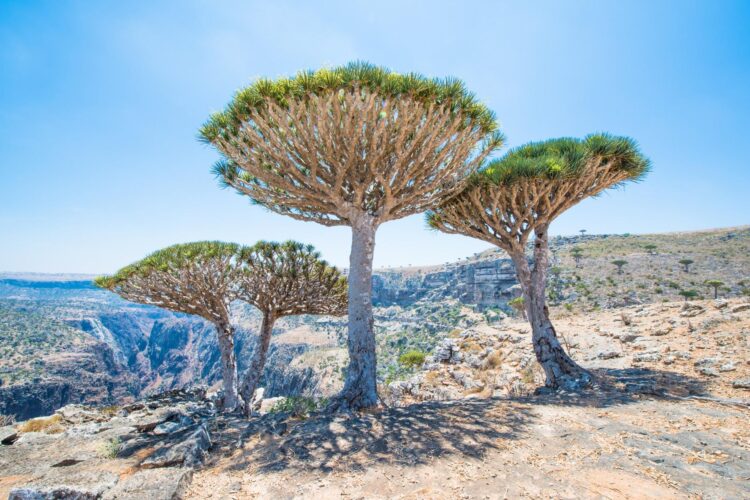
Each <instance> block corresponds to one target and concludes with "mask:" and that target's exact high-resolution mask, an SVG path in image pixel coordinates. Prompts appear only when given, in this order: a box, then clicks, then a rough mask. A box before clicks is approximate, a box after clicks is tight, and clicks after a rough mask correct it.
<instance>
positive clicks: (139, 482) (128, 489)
mask: <svg viewBox="0 0 750 500" xmlns="http://www.w3.org/2000/svg"><path fill="white" fill-rule="evenodd" d="M192 479H193V471H192V469H181V468H177V467H166V468H163V469H146V470H141V471H138V472H136V473H135V474H133V475H132V476H129V477H126V478H124V479H121V480H120V482H119V483H117V485H115V487H114V488H112V489H110V490H108V491H107V492H106V493H105V494H104V497H103V498H104V500H141V499H148V500H172V499H175V498H183V497H184V496H185V492H186V491H187V489H188V486H190V481H191V480H192Z"/></svg>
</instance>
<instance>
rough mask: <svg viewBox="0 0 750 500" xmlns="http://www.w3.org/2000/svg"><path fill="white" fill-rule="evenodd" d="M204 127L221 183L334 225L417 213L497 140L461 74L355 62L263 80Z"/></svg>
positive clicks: (277, 209)
mask: <svg viewBox="0 0 750 500" xmlns="http://www.w3.org/2000/svg"><path fill="white" fill-rule="evenodd" d="M200 134H201V137H202V138H203V140H205V141H207V142H209V143H211V144H213V145H214V146H215V147H216V148H217V149H218V150H219V151H220V152H221V153H222V154H223V156H224V157H225V158H224V159H223V160H222V161H220V162H219V163H217V164H216V166H215V168H214V171H215V173H216V174H217V176H218V177H219V179H220V180H221V182H222V183H223V184H224V185H225V186H230V187H232V188H234V189H236V190H237V191H239V192H240V193H242V194H247V195H249V196H250V197H251V198H252V199H253V200H254V201H255V202H256V203H258V204H261V205H263V206H265V207H267V208H269V209H271V210H273V211H275V212H278V213H282V214H285V215H289V216H291V217H294V218H297V219H302V220H311V221H315V222H318V223H321V224H325V225H330V226H332V225H352V223H353V222H354V221H353V219H356V218H357V217H358V216H359V215H361V214H366V215H367V216H369V217H371V218H373V219H375V220H376V222H377V223H381V222H384V221H387V220H390V219H397V218H400V217H405V216H407V215H411V214H414V213H419V212H424V211H425V210H426V209H428V208H431V207H432V205H433V204H434V203H435V202H436V201H438V200H439V199H440V198H442V197H443V196H445V195H446V194H449V192H450V190H451V189H457V188H458V187H460V185H461V180H463V178H464V177H465V175H466V174H468V173H469V172H471V171H472V170H474V169H476V167H478V166H479V165H480V163H481V162H482V161H483V160H484V159H485V158H486V157H487V155H488V154H490V153H491V152H492V151H493V150H494V149H496V148H497V147H499V146H500V145H501V144H502V136H501V135H500V134H499V133H498V132H497V125H496V122H495V119H494V115H493V113H492V112H491V111H490V110H489V109H488V108H487V107H485V106H484V105H483V104H481V103H480V102H479V101H478V100H477V99H476V98H475V97H474V95H473V94H471V93H470V92H468V91H467V90H466V88H465V87H464V85H463V83H462V82H460V81H459V80H455V79H445V80H440V79H429V78H425V77H423V76H421V75H418V74H414V73H409V74H405V75H401V74H398V73H394V72H391V71H389V70H387V69H385V68H381V67H376V66H372V65H370V64H367V63H362V62H356V63H351V64H349V65H346V66H343V67H337V68H333V69H321V70H318V71H305V72H301V73H299V74H297V75H296V76H295V77H292V78H282V79H279V80H265V79H264V80H259V81H257V82H255V83H254V84H252V85H251V86H249V87H247V88H245V89H243V90H241V91H239V92H238V93H237V94H236V95H235V97H234V99H233V100H232V101H231V103H230V104H229V105H228V106H227V108H226V109H225V110H224V111H222V112H219V113H215V114H214V115H212V116H211V118H210V119H209V121H208V122H207V123H206V124H205V125H204V126H203V128H202V129H201V131H200ZM477 144H480V146H479V147H477Z"/></svg>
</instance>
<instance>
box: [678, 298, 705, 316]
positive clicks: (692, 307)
mask: <svg viewBox="0 0 750 500" xmlns="http://www.w3.org/2000/svg"><path fill="white" fill-rule="evenodd" d="M704 312H706V308H705V307H703V306H701V305H698V304H692V303H690V302H686V303H685V305H683V306H682V312H680V316H682V317H683V318H694V317H695V316H698V315H700V314H703V313H704Z"/></svg>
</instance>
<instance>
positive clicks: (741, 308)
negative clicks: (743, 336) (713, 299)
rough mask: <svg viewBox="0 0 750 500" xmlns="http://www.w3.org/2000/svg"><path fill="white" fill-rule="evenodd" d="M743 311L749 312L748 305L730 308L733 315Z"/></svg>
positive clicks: (749, 305) (749, 307) (749, 306)
mask: <svg viewBox="0 0 750 500" xmlns="http://www.w3.org/2000/svg"><path fill="white" fill-rule="evenodd" d="M744 311H750V304H740V305H738V306H734V307H733V308H732V312H733V313H739V312H744Z"/></svg>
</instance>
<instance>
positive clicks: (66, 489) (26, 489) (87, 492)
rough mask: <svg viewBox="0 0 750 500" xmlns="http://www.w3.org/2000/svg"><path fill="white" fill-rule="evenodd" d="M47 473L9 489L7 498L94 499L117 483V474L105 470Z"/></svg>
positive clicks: (43, 499)
mask: <svg viewBox="0 0 750 500" xmlns="http://www.w3.org/2000/svg"><path fill="white" fill-rule="evenodd" d="M51 470H55V471H58V472H56V473H48V474H47V475H46V476H45V477H44V478H42V479H40V480H39V481H37V482H33V483H31V484H27V485H24V486H22V487H19V488H14V489H13V490H11V492H10V495H9V496H8V500H94V499H98V498H101V496H102V495H103V494H104V492H105V491H107V490H108V489H110V488H112V487H113V486H114V485H115V484H117V480H118V477H117V475H115V474H113V473H111V472H106V471H91V470H89V471H80V472H76V473H68V472H66V471H65V470H64V468H63V469H51Z"/></svg>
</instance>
